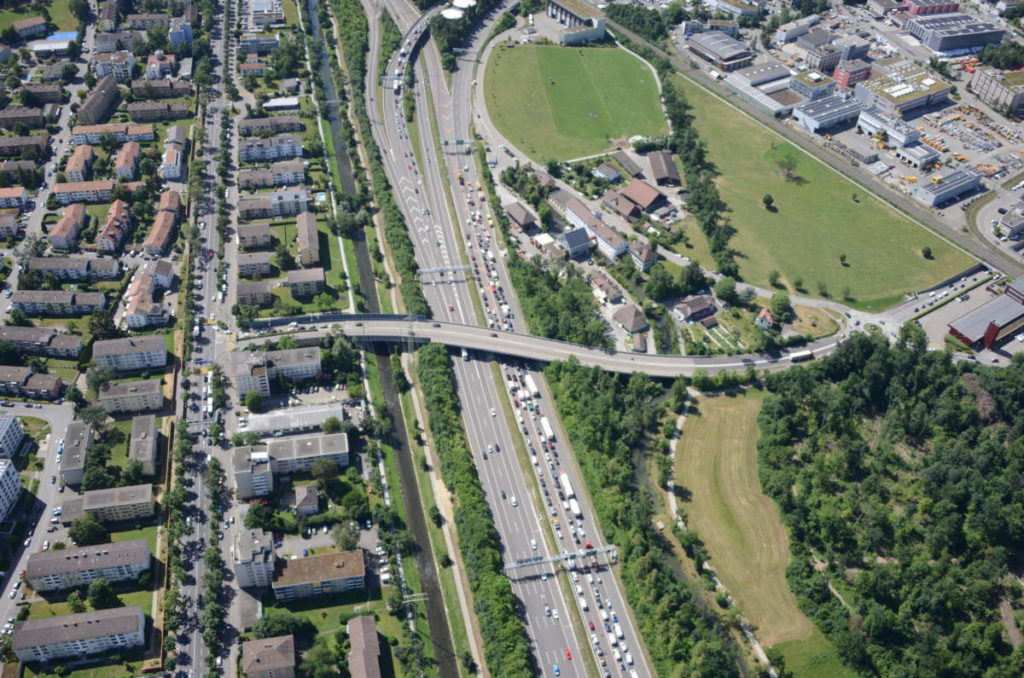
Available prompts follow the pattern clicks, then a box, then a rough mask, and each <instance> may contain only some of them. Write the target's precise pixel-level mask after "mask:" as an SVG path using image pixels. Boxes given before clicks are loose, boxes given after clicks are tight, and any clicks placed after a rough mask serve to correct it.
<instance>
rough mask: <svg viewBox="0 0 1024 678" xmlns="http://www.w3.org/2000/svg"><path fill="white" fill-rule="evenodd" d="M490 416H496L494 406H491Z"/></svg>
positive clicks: (496, 412)
mask: <svg viewBox="0 0 1024 678" xmlns="http://www.w3.org/2000/svg"><path fill="white" fill-rule="evenodd" d="M491 416H492V417H496V416H498V410H496V409H494V408H493V407H492V408H491Z"/></svg>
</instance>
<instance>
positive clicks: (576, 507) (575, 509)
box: [563, 476, 583, 518]
mask: <svg viewBox="0 0 1024 678" xmlns="http://www.w3.org/2000/svg"><path fill="white" fill-rule="evenodd" d="M564 477H565V476H563V478H564ZM566 496H568V495H566ZM569 510H570V511H571V512H572V514H573V515H574V516H576V517H577V518H583V511H581V510H580V503H579V502H578V501H576V500H575V499H570V500H569Z"/></svg>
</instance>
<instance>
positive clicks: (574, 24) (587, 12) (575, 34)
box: [547, 0, 605, 45]
mask: <svg viewBox="0 0 1024 678" xmlns="http://www.w3.org/2000/svg"><path fill="white" fill-rule="evenodd" d="M547 15H548V16H549V17H551V18H552V19H554V20H555V21H557V22H558V23H560V24H563V25H564V26H565V30H562V31H560V32H559V34H558V42H559V44H562V45H579V44H582V43H585V42H594V41H596V40H601V39H602V38H604V33H605V18H604V12H602V11H601V10H599V9H597V8H596V7H592V6H590V5H588V4H587V3H586V2H584V1H583V0H548V6H547Z"/></svg>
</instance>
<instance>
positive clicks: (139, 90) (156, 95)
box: [132, 78, 192, 99]
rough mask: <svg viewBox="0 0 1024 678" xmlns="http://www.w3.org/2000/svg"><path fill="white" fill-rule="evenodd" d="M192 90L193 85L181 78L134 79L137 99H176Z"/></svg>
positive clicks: (133, 91) (133, 87)
mask: <svg viewBox="0 0 1024 678" xmlns="http://www.w3.org/2000/svg"><path fill="white" fill-rule="evenodd" d="M191 92H192V85H190V84H189V83H187V82H183V81H181V80H146V79H145V78H142V79H139V80H132V94H133V95H134V96H135V98H136V99H176V98H178V97H183V96H188V95H189V94H190V93H191Z"/></svg>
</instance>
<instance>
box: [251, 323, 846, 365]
mask: <svg viewBox="0 0 1024 678" xmlns="http://www.w3.org/2000/svg"><path fill="white" fill-rule="evenodd" d="M293 322H294V323H296V325H298V326H301V327H305V328H315V329H326V328H327V327H336V328H339V329H341V330H342V331H343V332H344V333H345V334H347V335H348V336H350V337H352V338H353V339H354V340H355V341H358V342H361V343H373V342H389V343H399V344H409V345H412V344H422V343H428V342H439V343H442V344H446V345H448V346H454V347H456V348H465V349H468V350H471V351H486V352H490V353H500V354H502V355H507V356H513V357H516V358H524V359H526V360H540V361H544V362H550V361H554V360H568V359H569V358H570V357H575V358H576V359H577V360H579V361H580V362H581V363H582V364H584V365H588V366H596V367H600V368H602V369H605V370H609V371H611V372H622V373H626V374H631V373H633V372H644V373H646V374H649V375H651V376H652V377H677V376H680V375H682V376H692V375H693V373H694V372H695V371H697V370H698V369H704V370H705V371H706V372H707V373H708V374H716V373H718V372H722V371H742V370H745V369H747V368H748V367H751V366H752V367H755V368H757V369H762V370H763V369H769V370H774V369H783V368H786V367H789V366H790V365H791V363H792V361H791V358H792V356H793V355H795V354H797V353H804V352H805V351H808V350H810V351H813V352H814V355H815V356H817V357H821V356H824V355H827V354H828V353H831V352H832V351H833V350H835V348H836V346H838V345H839V343H840V342H841V340H842V339H841V337H827V338H825V339H820V340H818V341H816V342H812V343H810V344H808V345H807V346H805V347H801V348H800V349H797V350H796V351H795V352H790V353H787V352H779V353H778V354H771V355H769V354H748V355H735V356H678V355H649V354H645V353H631V352H627V351H615V350H606V349H602V348H594V347H593V346H584V345H582V344H573V343H570V342H566V341H559V340H557V339H546V338H544V337H536V336H532V335H529V334H518V333H515V332H502V331H499V330H492V329H488V328H486V327H477V326H474V325H463V324H460V323H452V322H439V321H436V320H427V319H425V318H421V317H409V316H400V315H370V314H366V315H352V314H345V313H330V314H323V315H312V316H296V317H294V318H274V319H272V320H264V321H258V322H256V323H253V326H254V327H255V328H257V329H259V328H264V329H268V328H272V327H287V326H289V325H290V324H291V323H293ZM255 341H257V342H258V341H259V339H256V340H255Z"/></svg>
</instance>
